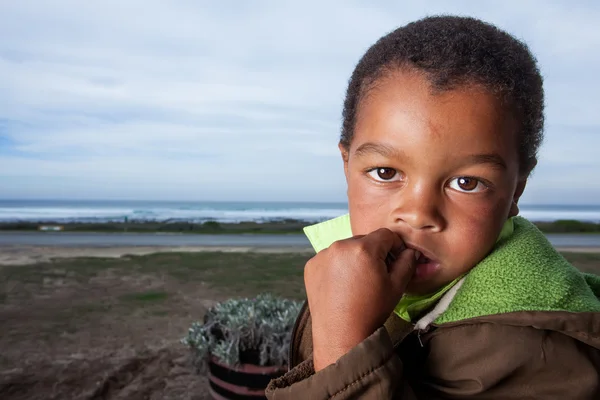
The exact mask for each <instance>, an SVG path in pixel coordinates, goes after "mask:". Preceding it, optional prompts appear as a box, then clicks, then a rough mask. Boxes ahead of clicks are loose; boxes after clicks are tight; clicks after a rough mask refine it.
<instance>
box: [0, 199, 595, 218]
mask: <svg viewBox="0 0 600 400" xmlns="http://www.w3.org/2000/svg"><path fill="white" fill-rule="evenodd" d="M520 208H521V215H523V216H524V217H526V218H528V219H530V220H532V221H554V220H561V219H574V220H580V221H591V222H600V205H587V206H581V205H521V206H520ZM346 212H347V205H346V203H293V202H289V203H287V202H205V201H197V202H192V201H178V202H174V201H99V200H98V201H90V200H85V201H83V200H78V201H74V200H73V201H69V200H0V222H14V221H34V222H58V223H66V222H111V221H124V220H125V219H126V218H127V219H128V220H129V221H167V220H170V221H190V222H204V221H218V222H241V221H256V222H267V221H276V220H284V219H295V220H302V221H307V222H319V221H323V220H325V219H329V218H333V217H337V216H339V215H342V214H345V213H346Z"/></svg>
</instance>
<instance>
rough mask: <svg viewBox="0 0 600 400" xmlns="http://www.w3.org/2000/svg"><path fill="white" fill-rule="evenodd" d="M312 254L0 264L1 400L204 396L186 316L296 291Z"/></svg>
mask: <svg viewBox="0 0 600 400" xmlns="http://www.w3.org/2000/svg"><path fill="white" fill-rule="evenodd" d="M1 250H2V249H0V251H1ZM308 257H309V255H308V254H291V255H290V254H255V253H215V252H202V253H181V254H179V253H164V254H155V255H144V256H134V255H127V256H124V257H121V258H112V259H104V258H77V259H55V260H50V261H48V262H42V263H37V264H26V265H23V264H24V263H20V264H21V265H6V264H5V265H2V266H0V282H1V283H0V321H2V322H1V332H2V333H1V335H0V399H3V400H17V399H18V400H21V399H23V400H24V399H28V400H37V399H82V400H83V399H85V400H99V399H111V400H112V399H132V400H137V399H139V400H142V399H208V398H210V397H209V395H208V393H207V380H206V378H205V377H204V376H202V375H199V374H198V373H197V372H196V371H195V369H194V368H193V367H192V365H191V363H190V361H191V359H190V357H189V355H190V352H189V350H188V349H187V347H186V346H184V345H183V344H181V342H180V340H181V339H182V338H183V337H184V336H185V334H186V332H187V330H188V328H189V327H190V325H191V323H192V322H194V321H198V320H202V317H203V315H204V313H205V312H206V310H207V309H208V308H209V307H210V306H211V305H213V304H214V303H215V302H217V301H220V300H224V299H226V298H229V297H233V296H249V295H256V294H258V293H260V292H263V291H273V292H275V293H277V294H280V295H286V294H287V296H286V297H291V298H301V297H302V296H303V291H302V267H303V265H304V263H305V262H306V259H308ZM14 264H17V263H14ZM261 266H264V267H263V268H261ZM253 275H258V276H257V277H256V278H255V279H253V278H252V276H253Z"/></svg>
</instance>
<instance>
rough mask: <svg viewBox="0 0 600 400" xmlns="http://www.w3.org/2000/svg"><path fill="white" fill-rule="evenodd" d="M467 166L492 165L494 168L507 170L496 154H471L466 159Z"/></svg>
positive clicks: (501, 159)
mask: <svg viewBox="0 0 600 400" xmlns="http://www.w3.org/2000/svg"><path fill="white" fill-rule="evenodd" d="M466 163H467V164H492V165H493V166H494V167H496V168H498V169H501V170H503V171H505V170H506V169H508V167H507V166H506V162H505V161H504V159H503V158H502V157H501V156H500V155H499V154H497V153H489V154H473V155H471V156H468V157H467V162H466Z"/></svg>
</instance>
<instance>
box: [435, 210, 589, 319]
mask: <svg viewBox="0 0 600 400" xmlns="http://www.w3.org/2000/svg"><path fill="white" fill-rule="evenodd" d="M513 222H514V228H515V229H514V233H513V234H512V236H510V237H509V238H507V239H506V240H502V241H500V242H499V243H498V245H497V246H496V248H495V250H494V251H493V252H492V253H491V254H490V255H489V256H488V257H486V258H485V259H483V260H482V261H481V262H480V263H479V264H478V265H477V266H476V267H475V268H473V269H472V270H471V271H470V272H469V273H468V274H467V276H466V277H465V281H464V283H463V285H462V286H461V288H460V289H459V290H458V292H457V294H456V296H455V297H454V300H453V301H452V303H450V306H449V307H448V309H447V310H446V311H445V312H444V313H443V314H442V315H440V316H439V317H438V318H437V319H436V320H435V323H436V324H443V323H448V322H456V321H460V320H464V319H468V318H474V317H480V316H483V315H494V314H501V313H508V312H515V311H570V312H600V300H599V299H598V297H597V294H598V293H600V278H599V277H597V276H594V275H589V274H582V273H581V272H579V271H578V270H577V269H576V268H575V267H573V266H572V265H571V264H569V262H568V261H567V260H565V259H564V257H563V256H562V255H560V253H558V252H557V251H556V250H555V249H554V247H552V244H550V242H548V240H547V239H546V237H545V236H544V234H543V233H542V232H540V231H539V229H538V228H537V227H536V226H535V225H533V224H532V223H531V222H529V221H527V220H526V219H524V218H521V217H515V218H514V219H513Z"/></svg>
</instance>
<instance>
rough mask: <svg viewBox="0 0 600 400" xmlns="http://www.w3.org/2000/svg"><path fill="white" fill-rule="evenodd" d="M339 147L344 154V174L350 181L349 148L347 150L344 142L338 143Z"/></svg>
mask: <svg viewBox="0 0 600 400" xmlns="http://www.w3.org/2000/svg"><path fill="white" fill-rule="evenodd" d="M338 149H340V153H341V155H342V161H343V162H344V175H345V176H346V182H348V157H349V154H348V150H346V148H345V147H344V145H343V144H342V143H339V144H338Z"/></svg>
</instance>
